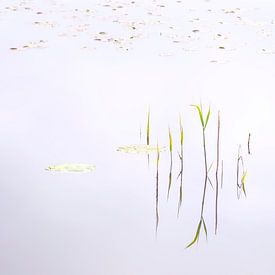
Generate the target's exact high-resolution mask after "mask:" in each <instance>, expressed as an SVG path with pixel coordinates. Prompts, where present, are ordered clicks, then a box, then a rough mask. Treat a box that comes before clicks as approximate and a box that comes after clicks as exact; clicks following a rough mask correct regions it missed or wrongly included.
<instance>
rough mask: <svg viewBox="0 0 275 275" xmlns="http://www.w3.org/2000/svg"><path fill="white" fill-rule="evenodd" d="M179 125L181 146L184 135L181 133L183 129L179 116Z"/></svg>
mask: <svg viewBox="0 0 275 275" xmlns="http://www.w3.org/2000/svg"><path fill="white" fill-rule="evenodd" d="M179 123H180V145H181V146H183V140H184V133H183V127H182V122H181V116H180V119H179Z"/></svg>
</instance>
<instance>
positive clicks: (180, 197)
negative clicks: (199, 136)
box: [177, 116, 184, 216]
mask: <svg viewBox="0 0 275 275" xmlns="http://www.w3.org/2000/svg"><path fill="white" fill-rule="evenodd" d="M179 126H180V153H178V155H179V158H180V173H179V175H178V178H179V177H180V191H179V202H178V214H177V215H178V216H179V213H180V208H181V204H182V180H183V141H184V133H183V127H182V122H181V116H180V117H179Z"/></svg>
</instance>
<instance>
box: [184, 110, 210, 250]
mask: <svg viewBox="0 0 275 275" xmlns="http://www.w3.org/2000/svg"><path fill="white" fill-rule="evenodd" d="M191 106H193V107H195V108H196V110H197V112H198V114H199V118H200V121H201V126H202V141H203V155H204V168H205V178H204V188H203V196H202V202H201V213H200V220H199V223H198V227H197V230H196V234H195V237H194V239H193V240H192V242H190V243H189V244H188V245H187V246H186V248H188V247H190V246H192V245H193V244H194V243H196V242H198V240H199V235H200V230H201V225H202V224H203V228H204V232H205V235H206V238H207V227H206V223H205V221H204V216H203V212H204V204H205V195H206V187H207V182H208V166H207V152H206V139H205V130H206V127H207V124H208V121H209V117H210V107H209V108H208V112H207V115H206V117H205V118H204V116H203V112H202V107H201V106H199V105H191Z"/></svg>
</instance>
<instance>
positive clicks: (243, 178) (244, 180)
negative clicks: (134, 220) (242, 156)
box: [241, 170, 247, 196]
mask: <svg viewBox="0 0 275 275" xmlns="http://www.w3.org/2000/svg"><path fill="white" fill-rule="evenodd" d="M246 177H247V170H245V171H244V173H243V175H242V178H241V183H242V189H243V192H244V194H245V196H246V191H245V186H244V185H245V182H246Z"/></svg>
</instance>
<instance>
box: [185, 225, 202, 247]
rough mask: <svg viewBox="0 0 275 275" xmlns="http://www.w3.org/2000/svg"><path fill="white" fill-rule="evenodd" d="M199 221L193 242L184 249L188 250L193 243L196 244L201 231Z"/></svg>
mask: <svg viewBox="0 0 275 275" xmlns="http://www.w3.org/2000/svg"><path fill="white" fill-rule="evenodd" d="M201 221H202V220H200V222H199V224H198V228H197V231H196V235H195V237H194V239H193V241H192V242H191V243H190V244H188V245H187V246H186V248H189V247H190V246H192V245H193V244H194V243H196V242H197V241H198V239H199V235H200V230H201Z"/></svg>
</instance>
